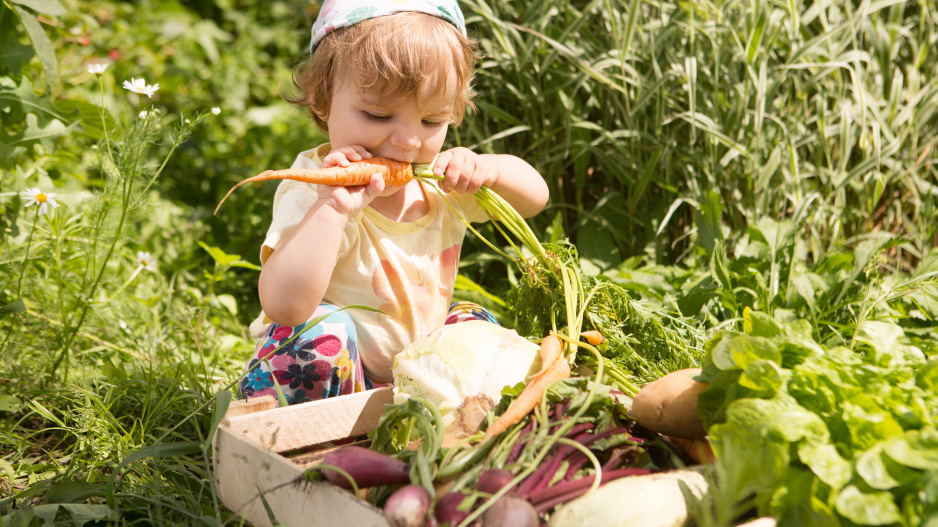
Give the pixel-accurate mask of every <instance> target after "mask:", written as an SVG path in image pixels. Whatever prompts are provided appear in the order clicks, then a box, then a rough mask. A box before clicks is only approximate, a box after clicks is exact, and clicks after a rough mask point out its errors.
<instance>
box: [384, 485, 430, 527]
mask: <svg viewBox="0 0 938 527" xmlns="http://www.w3.org/2000/svg"><path fill="white" fill-rule="evenodd" d="M428 512H430V493H429V492H427V489H425V488H423V485H415V484H411V485H405V486H403V487H401V488H399V489H397V490H395V491H394V493H393V494H391V495H390V496H388V499H387V501H385V502H384V518H385V519H386V520H388V523H389V524H391V527H423V526H424V524H425V523H426V522H427V513H428Z"/></svg>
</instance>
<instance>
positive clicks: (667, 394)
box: [631, 368, 709, 439]
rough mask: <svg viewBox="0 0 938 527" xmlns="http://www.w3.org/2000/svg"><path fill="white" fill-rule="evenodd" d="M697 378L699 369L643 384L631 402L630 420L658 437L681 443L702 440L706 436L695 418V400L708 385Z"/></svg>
mask: <svg viewBox="0 0 938 527" xmlns="http://www.w3.org/2000/svg"><path fill="white" fill-rule="evenodd" d="M699 374H700V369H699V368H688V369H684V370H677V371H674V372H671V373H669V374H667V375H665V376H664V377H661V378H660V379H658V380H656V381H654V382H652V383H649V384H646V385H645V386H643V387H642V389H641V390H639V392H638V394H637V395H636V396H635V400H633V401H632V410H631V413H632V417H634V418H635V420H636V421H638V424H640V425H642V426H644V427H645V428H647V429H649V430H651V431H653V432H658V433H660V434H665V435H669V436H672V437H681V438H685V439H698V438H701V437H704V436H705V435H707V432H706V430H705V429H704V425H703V420H702V419H701V418H700V416H699V415H697V397H698V396H699V395H700V392H702V391H704V390H705V389H706V388H707V386H709V385H708V384H707V383H702V382H697V381H695V380H694V377H695V376H697V375H699Z"/></svg>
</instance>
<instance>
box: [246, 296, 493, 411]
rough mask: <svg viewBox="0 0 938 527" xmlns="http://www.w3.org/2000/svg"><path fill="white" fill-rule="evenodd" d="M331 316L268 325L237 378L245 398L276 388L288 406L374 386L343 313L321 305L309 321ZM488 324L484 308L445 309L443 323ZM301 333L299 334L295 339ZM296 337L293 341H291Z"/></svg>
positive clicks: (465, 304)
mask: <svg viewBox="0 0 938 527" xmlns="http://www.w3.org/2000/svg"><path fill="white" fill-rule="evenodd" d="M327 313H331V314H330V315H329V316H328V317H326V318H325V319H323V320H322V321H321V322H320V323H319V324H316V325H314V326H310V327H307V325H306V324H304V325H301V326H294V327H289V326H281V325H279V324H276V323H271V324H270V325H269V326H268V327H267V330H266V331H265V332H264V336H263V337H261V339H260V341H259V342H258V343H257V347H256V348H255V351H254V355H253V356H252V357H251V360H250V361H248V365H247V371H246V373H245V374H244V377H242V378H241V383H240V391H241V396H242V397H244V398H250V397H260V396H262V395H271V396H273V397H274V398H275V399H276V397H277V391H276V388H275V387H274V382H277V383H278V384H280V387H281V389H282V390H283V394H284V395H285V396H286V399H287V402H288V403H289V404H298V403H303V402H306V401H313V400H318V399H326V398H328V397H335V396H337V395H346V394H350V393H356V392H361V391H364V390H367V389H371V388H374V387H375V385H374V384H373V383H372V382H371V380H370V379H368V378H367V377H366V376H365V373H364V369H363V368H362V363H361V358H360V357H359V356H358V334H357V332H356V329H355V321H354V320H353V319H352V317H351V315H349V314H348V311H337V308H336V307H335V306H333V305H329V304H320V306H319V308H318V309H316V312H315V313H313V316H312V317H310V318H311V319H312V318H316V317H319V316H322V315H325V314H327ZM466 320H487V321H489V322H493V323H495V324H498V321H497V320H496V319H495V317H494V316H493V315H492V314H491V313H490V312H488V311H487V310H486V309H485V308H483V307H482V306H480V305H478V304H474V303H472V302H454V303H453V304H451V305H450V309H449V313H448V314H447V316H446V321H445V322H444V323H445V324H455V323H457V322H463V321H466ZM297 332H300V334H299V335H296V333H297ZM295 335H296V337H295V338H294V336H295Z"/></svg>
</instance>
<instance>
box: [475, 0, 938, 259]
mask: <svg viewBox="0 0 938 527" xmlns="http://www.w3.org/2000/svg"><path fill="white" fill-rule="evenodd" d="M465 6H466V7H467V10H468V11H469V15H468V17H469V22H470V24H471V26H472V27H473V28H474V29H475V33H474V34H475V36H476V37H477V38H479V40H480V42H481V48H482V51H483V53H484V56H485V58H484V60H483V61H482V65H481V70H480V74H479V76H478V82H477V89H478V90H479V92H480V98H479V99H478V100H477V104H478V106H479V109H480V111H479V116H478V117H477V118H473V119H469V120H467V122H468V126H467V127H466V129H465V130H463V131H462V133H461V135H460V140H461V141H462V142H464V143H466V144H468V145H470V146H473V147H477V148H492V149H493V150H496V151H508V152H513V153H516V154H519V155H522V156H524V157H526V158H528V159H530V160H531V161H532V162H533V163H535V164H536V165H537V167H538V168H539V169H540V170H541V171H542V173H543V174H544V175H545V176H546V177H547V180H548V182H549V184H550V188H551V195H552V204H553V213H555V214H559V215H560V217H561V218H562V220H563V221H562V226H563V229H564V231H565V232H566V233H568V234H570V235H571V236H573V238H574V240H575V241H576V242H577V245H578V247H579V248H580V251H581V254H582V255H583V256H584V257H586V258H592V259H594V260H595V261H596V262H597V263H598V264H599V265H600V266H601V267H609V266H612V265H615V264H617V263H618V262H619V261H621V259H623V258H624V257H626V256H632V255H636V254H642V253H643V251H644V250H645V249H646V247H650V250H651V252H652V255H653V257H654V258H655V259H656V261H657V262H658V263H673V262H675V261H678V260H679V259H680V258H681V257H682V256H685V255H686V254H687V251H688V249H689V248H692V247H693V246H694V245H698V246H700V247H702V248H703V249H705V250H706V251H707V252H708V253H709V251H710V250H712V248H713V244H714V241H715V240H718V239H721V238H722V237H723V236H724V233H725V232H727V231H728V232H735V233H739V232H743V231H744V230H745V228H746V226H748V225H750V224H752V223H754V222H755V221H756V220H757V219H758V218H760V217H763V216H768V217H770V218H774V219H776V220H780V219H786V218H787V219H792V220H794V221H795V222H796V223H797V224H798V225H803V228H804V229H805V232H806V233H807V235H808V237H809V239H810V247H811V249H812V252H813V253H814V254H815V255H818V254H823V253H824V251H827V250H830V249H832V248H836V247H839V246H841V245H842V244H845V243H853V242H854V241H855V240H854V239H855V238H856V237H857V236H859V235H861V234H862V233H866V232H870V231H889V232H892V233H894V234H896V235H898V236H902V237H907V238H908V239H909V240H910V243H909V244H908V245H907V246H905V250H906V251H909V252H911V253H912V254H911V256H912V257H918V256H920V254H921V252H922V250H923V248H924V247H926V246H927V245H930V244H931V243H932V242H933V238H934V237H935V227H934V225H933V222H931V221H930V218H931V215H932V214H933V213H934V211H935V206H936V199H935V193H934V185H935V182H936V176H938V164H936V161H935V159H936V156H935V155H934V154H933V153H932V150H933V149H934V147H935V146H936V145H935V143H936V142H938V134H936V128H938V60H936V58H935V53H936V52H935V50H936V49H938V24H936V22H938V11H936V9H935V7H934V5H933V4H930V3H929V2H925V1H876V2H874V1H871V0H865V1H862V2H856V1H854V2H832V1H818V2H797V1H792V2H769V1H767V0H751V1H726V2H719V1H706V0H704V1H699V0H694V1H691V2H657V1H639V0H631V1H624V0H622V1H609V0H593V1H570V2H555V1H552V0H540V1H533V2H486V1H484V0H468V1H466V2H465ZM600 233H602V235H601V236H597V234H600ZM659 234H663V235H664V236H663V237H662V236H659Z"/></svg>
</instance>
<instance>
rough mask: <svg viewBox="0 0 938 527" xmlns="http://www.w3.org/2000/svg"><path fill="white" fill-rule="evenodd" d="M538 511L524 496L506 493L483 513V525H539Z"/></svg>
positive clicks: (522, 526)
mask: <svg viewBox="0 0 938 527" xmlns="http://www.w3.org/2000/svg"><path fill="white" fill-rule="evenodd" d="M539 525H540V521H539V520H538V518H537V511H535V510H534V507H533V506H532V505H531V504H530V503H528V502H527V500H525V499H523V498H519V497H517V496H510V495H505V496H502V497H501V498H498V499H497V500H496V501H495V503H493V504H492V506H491V507H489V508H488V509H486V511H485V512H484V513H483V514H482V527H538V526H539Z"/></svg>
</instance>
